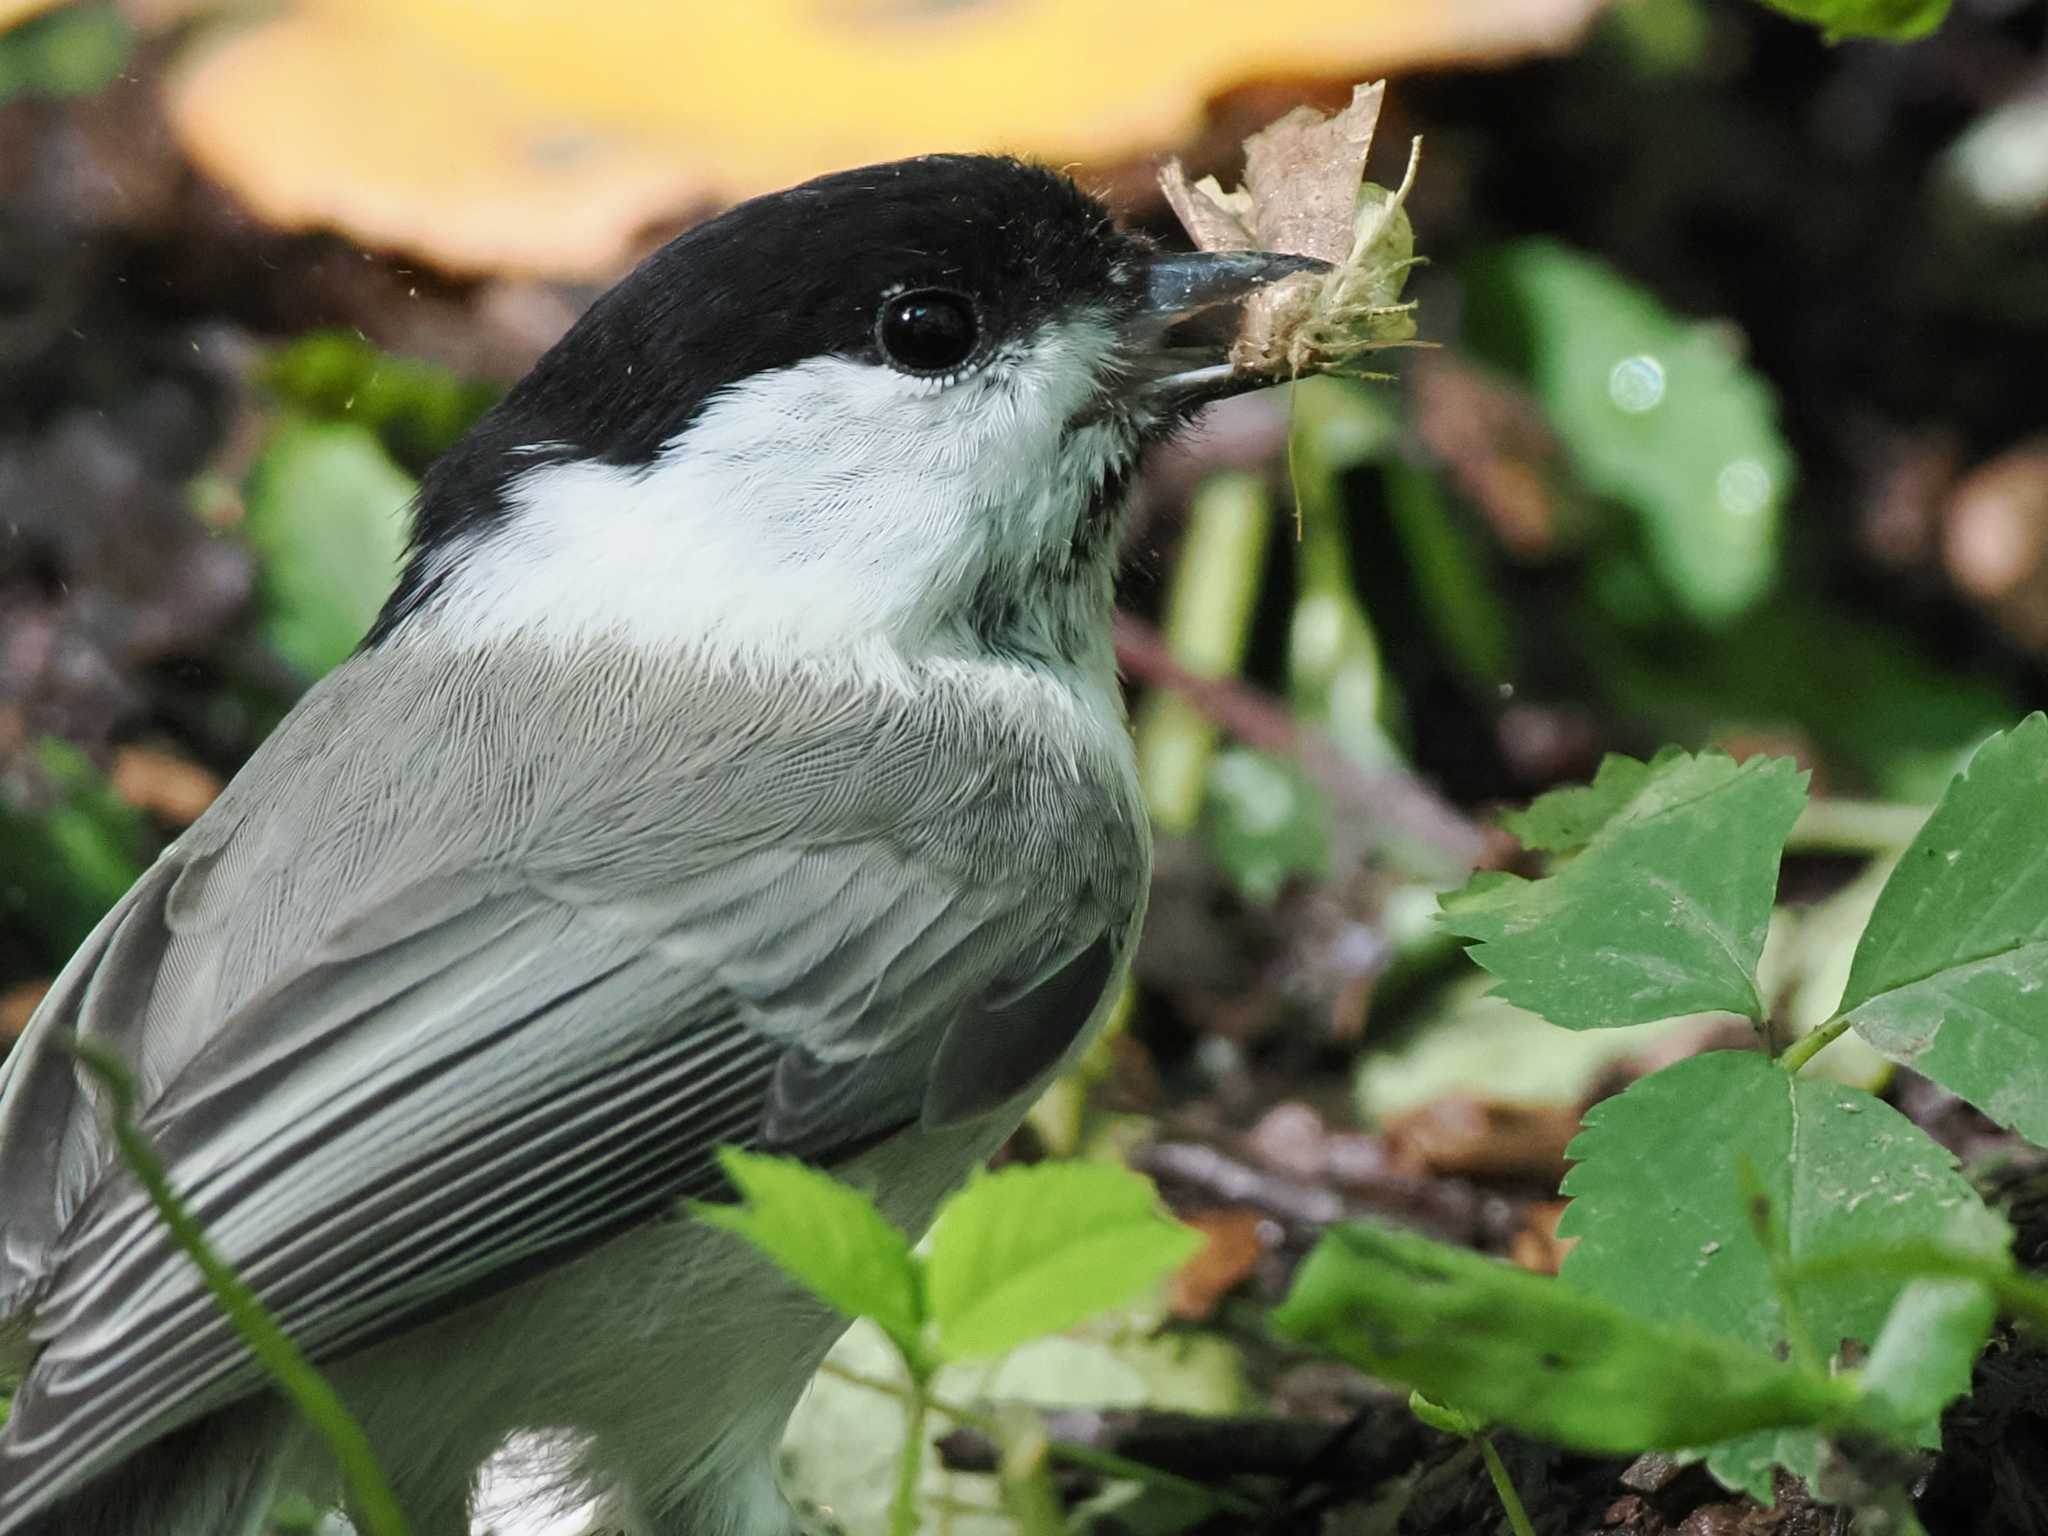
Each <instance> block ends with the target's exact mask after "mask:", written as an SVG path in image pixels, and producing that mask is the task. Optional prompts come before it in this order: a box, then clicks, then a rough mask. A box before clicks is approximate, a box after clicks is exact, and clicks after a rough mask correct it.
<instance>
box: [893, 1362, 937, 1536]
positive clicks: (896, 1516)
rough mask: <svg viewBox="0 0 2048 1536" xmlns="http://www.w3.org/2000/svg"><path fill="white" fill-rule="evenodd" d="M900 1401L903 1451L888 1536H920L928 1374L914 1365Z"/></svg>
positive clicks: (928, 1404)
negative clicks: (919, 1498) (919, 1501)
mask: <svg viewBox="0 0 2048 1536" xmlns="http://www.w3.org/2000/svg"><path fill="white" fill-rule="evenodd" d="M901 1401H902V1403H903V1451H902V1454H901V1455H900V1456H899V1457H898V1458H897V1462H896V1497H895V1498H894V1499H892V1500H890V1503H889V1536H917V1485H918V1484H919V1483H920V1482H921V1481H923V1474H924V1421H925V1413H926V1411H927V1409H929V1407H930V1406H931V1393H930V1391H929V1382H928V1380H927V1377H926V1375H925V1373H924V1372H922V1371H920V1370H919V1369H918V1368H917V1367H916V1365H914V1364H912V1365H910V1385H909V1387H907V1388H906V1389H905V1390H904V1393H903V1395H902V1398H901Z"/></svg>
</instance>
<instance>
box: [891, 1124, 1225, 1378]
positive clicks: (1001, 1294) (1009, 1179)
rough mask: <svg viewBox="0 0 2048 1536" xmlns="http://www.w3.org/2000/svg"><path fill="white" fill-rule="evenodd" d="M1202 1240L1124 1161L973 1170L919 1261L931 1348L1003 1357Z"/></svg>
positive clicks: (1116, 1299) (1161, 1269)
mask: <svg viewBox="0 0 2048 1536" xmlns="http://www.w3.org/2000/svg"><path fill="white" fill-rule="evenodd" d="M1200 1241H1201V1240H1200V1238H1199V1237H1198V1236H1197V1234H1196V1233H1195V1232H1194V1231H1193V1230H1191V1229H1190V1228H1188V1227H1185V1226H1183V1225H1181V1224H1180V1223H1179V1222H1177V1221H1175V1220H1174V1219H1173V1218H1172V1217H1170V1216H1168V1215H1167V1214H1166V1213H1165V1212H1164V1211H1163V1210H1161V1209H1160V1206H1159V1196H1158V1194H1157V1193H1156V1192H1155V1191H1154V1190H1153V1188H1152V1185H1151V1184H1150V1182H1148V1181H1147V1180H1145V1179H1143V1178H1140V1177H1139V1176H1138V1175H1137V1174H1135V1173H1132V1172H1130V1171H1129V1170H1128V1169H1124V1168H1118V1167H1115V1166H1112V1165H1110V1164H1106V1163H1041V1164H1038V1165H1036V1166H1033V1167H1021V1166H1020V1167H1011V1168H1005V1169H1003V1170H1001V1171H1000V1172H998V1173H980V1174H977V1175H976V1176H975V1177H974V1178H973V1179H972V1180H970V1181H969V1183H968V1185H967V1187H966V1188H965V1189H963V1190H961V1191H960V1192H959V1193H958V1194H956V1195H954V1196H953V1197H952V1198H951V1199H950V1200H948V1201H947V1202H946V1203H945V1204H944V1205H943V1206H941V1207H940V1209H939V1215H938V1220H937V1221H936V1223H934V1225H933V1227H932V1235H931V1243H930V1246H929V1249H928V1250H927V1254H926V1258H925V1299H926V1305H927V1307H928V1308H929V1311H930V1315H931V1321H932V1332H933V1339H934V1341H935V1344H936V1349H937V1353H938V1355H939V1357H940V1358H941V1359H946V1360H966V1359H972V1358H975V1357H977V1356H983V1355H1000V1354H1002V1353H1004V1352H1005V1351H1006V1350H1010V1349H1014V1348H1016V1347H1017V1346H1018V1345H1019V1344H1022V1343H1023V1342H1024V1341H1025V1340H1027V1339H1035V1338H1037V1337H1038V1336H1039V1335H1041V1334H1047V1333H1057V1332H1058V1331H1059V1330H1060V1329H1062V1328H1070V1327H1072V1326H1073V1325H1074V1324H1076V1323H1079V1322H1083V1321H1085V1320H1086V1319H1088V1318H1091V1317H1093V1316H1095V1315H1096V1314H1097V1313H1099V1312H1107V1311H1109V1310H1110V1309H1111V1308H1113V1307H1120V1306H1123V1305H1125V1304H1126V1303H1128V1302H1130V1301H1132V1300H1134V1299H1135V1298H1137V1297H1138V1296H1140V1295H1141V1294H1143V1293H1144V1292H1145V1291H1146V1290H1147V1289H1149V1288H1150V1287H1151V1286H1153V1285H1156V1284H1157V1283H1158V1282H1159V1281H1160V1280H1161V1279H1162V1278H1163V1277H1164V1276H1165V1275H1166V1274H1167V1273H1168V1272H1169V1271H1170V1270H1172V1269H1173V1268H1174V1267H1175V1266H1176V1265H1178V1264H1180V1263H1181V1262H1182V1261H1183V1260H1184V1259H1186V1258H1187V1257H1188V1255H1189V1254H1190V1253H1192V1252H1193V1251H1194V1249H1195V1247H1196V1246H1197V1245H1198V1244H1199V1242H1200Z"/></svg>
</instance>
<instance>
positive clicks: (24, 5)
mask: <svg viewBox="0 0 2048 1536" xmlns="http://www.w3.org/2000/svg"><path fill="white" fill-rule="evenodd" d="M57 4H58V0H0V32H5V31H6V30H7V29H8V28H9V27H11V26H13V25H14V24H15V23H16V22H17V21H27V20H28V19H29V17H31V16H33V15H35V14H36V13H37V12H38V11H47V10H50V9H51V8H52V7H54V6H56V5H57Z"/></svg>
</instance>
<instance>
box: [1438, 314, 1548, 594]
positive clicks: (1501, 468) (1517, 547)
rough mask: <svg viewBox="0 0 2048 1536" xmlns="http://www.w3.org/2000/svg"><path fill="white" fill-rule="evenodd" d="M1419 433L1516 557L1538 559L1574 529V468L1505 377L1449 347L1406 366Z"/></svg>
mask: <svg viewBox="0 0 2048 1536" xmlns="http://www.w3.org/2000/svg"><path fill="white" fill-rule="evenodd" d="M1403 373H1404V376H1405V378H1406V380H1407V383H1408V387H1409V389H1410V391H1411V393H1412V395H1413V398H1414V405H1415V410H1414V415H1413V418H1412V419H1413V421H1414V423H1415V432H1416V435H1417V436H1418V437H1419V438H1421V439H1422V445H1423V446H1424V447H1425V448H1427V449H1428V450H1429V451H1430V452H1431V453H1432V454H1434V455H1435V456H1436V458H1437V459H1438V460H1439V461H1440V462H1441V463H1442V464H1443V466H1444V468H1445V469H1447V470H1448V471H1449V472H1450V475H1451V480H1452V483H1453V484H1455V485H1456V486H1457V488H1458V492H1459V494H1460V495H1462V496H1463V497H1464V498H1465V500H1467V501H1468V502H1470V503H1471V504H1472V505H1473V506H1474V507H1475V508H1476V509H1478V511H1479V513H1480V515H1481V516H1482V517H1484V518H1485V519H1486V522H1487V525H1488V526H1489V527H1490V528H1491V529H1492V530H1493V533H1494V536H1495V537H1496V538H1497V539H1499V540H1500V542H1501V546H1502V547H1503V548H1504V549H1506V550H1507V551H1508V552H1509V553H1510V554H1512V555H1515V556H1517V557H1518V558H1522V559H1528V560H1540V559H1543V558H1545V557H1547V556H1549V555H1552V554H1555V553H1556V552H1557V547H1558V545H1559V544H1560V542H1562V541H1563V540H1564V539H1565V538H1566V537H1568V536H1569V534H1570V533H1571V532H1572V531H1573V529H1572V528H1571V527H1570V526H1569V525H1570V524H1571V522H1572V521H1573V519H1572V518H1571V516H1570V511H1571V509H1570V507H1569V504H1568V502H1567V498H1566V491H1565V486H1566V482H1567V478H1568V472H1567V470H1566V468H1565V460H1564V451H1563V449H1562V448H1561V447H1560V446H1559V445H1558V442H1557V438H1556V436H1555V435H1554V434H1553V433H1552V432H1551V430H1550V425H1549V423H1548V422H1546V421H1545V420H1544V418H1543V412H1542V409H1541V408H1540V407H1539V406H1538V405H1537V404H1536V402H1535V401H1534V400H1533V399H1531V398H1530V397H1529V396H1528V395H1527V394H1525V393H1523V392H1522V391H1521V390H1520V389H1518V388H1516V387H1515V386H1514V385H1512V384H1510V383H1508V382H1507V381H1506V380H1505V379H1500V378H1496V377H1495V376H1494V375H1492V374H1490V373H1488V372H1486V371H1485V370H1484V369H1482V368H1480V367H1478V366H1477V365H1476V364H1474V363H1471V362H1469V361H1467V360H1466V359H1464V358H1461V357H1458V356H1457V355H1455V354H1453V353H1450V352H1431V353H1427V354H1425V355H1423V356H1421V357H1418V358H1417V359H1416V360H1415V364H1414V366H1413V367H1412V368H1407V369H1404V370H1403Z"/></svg>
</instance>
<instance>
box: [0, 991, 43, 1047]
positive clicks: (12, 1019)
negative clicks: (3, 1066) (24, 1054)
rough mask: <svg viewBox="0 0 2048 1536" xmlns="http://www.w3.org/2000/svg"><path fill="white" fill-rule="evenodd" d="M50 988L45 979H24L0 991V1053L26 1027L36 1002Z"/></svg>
mask: <svg viewBox="0 0 2048 1536" xmlns="http://www.w3.org/2000/svg"><path fill="white" fill-rule="evenodd" d="M49 990H50V984H49V983H48V982H47V981H24V982H22V983H21V984H20V985H19V986H13V987H9V988H8V989H7V990H6V991H5V992H0V1053H4V1048H5V1046H6V1045H7V1044H8V1043H9V1042H11V1041H12V1040H13V1039H14V1037H15V1036H17V1035H19V1034H20V1033H21V1032H22V1031H23V1030H24V1029H26V1028H28V1021H29V1018H30V1016H31V1015H32V1014H34V1012H35V1011H36V1004H38V1003H40V1002H41V1001H42V1000H43V994H44V993H45V992H47V991H49Z"/></svg>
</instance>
